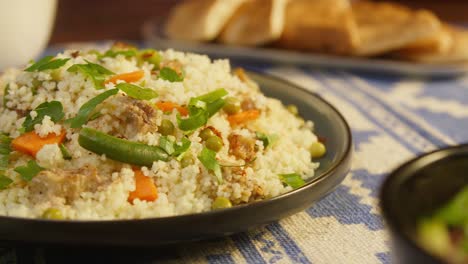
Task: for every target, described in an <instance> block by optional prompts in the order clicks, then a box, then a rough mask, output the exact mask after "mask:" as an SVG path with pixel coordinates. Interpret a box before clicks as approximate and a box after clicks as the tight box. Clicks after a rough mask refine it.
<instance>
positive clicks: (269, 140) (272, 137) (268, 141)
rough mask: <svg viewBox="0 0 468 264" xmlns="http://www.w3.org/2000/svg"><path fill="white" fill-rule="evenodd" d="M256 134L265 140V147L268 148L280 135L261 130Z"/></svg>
mask: <svg viewBox="0 0 468 264" xmlns="http://www.w3.org/2000/svg"><path fill="white" fill-rule="evenodd" d="M255 135H256V136H257V138H258V139H259V140H261V141H262V142H263V147H264V148H267V147H268V146H270V145H272V144H273V143H274V142H275V141H276V140H277V139H278V136H277V135H275V134H271V135H267V134H264V133H261V132H255Z"/></svg>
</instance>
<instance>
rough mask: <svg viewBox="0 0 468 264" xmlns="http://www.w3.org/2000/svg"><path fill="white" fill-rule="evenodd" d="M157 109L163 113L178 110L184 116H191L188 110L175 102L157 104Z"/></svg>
mask: <svg viewBox="0 0 468 264" xmlns="http://www.w3.org/2000/svg"><path fill="white" fill-rule="evenodd" d="M156 107H157V108H158V109H160V110H161V111H163V112H172V111H173V110H174V109H177V111H179V113H180V114H181V115H182V116H187V115H188V114H189V112H188V109H187V108H185V107H183V106H180V105H178V104H176V103H173V102H157V103H156Z"/></svg>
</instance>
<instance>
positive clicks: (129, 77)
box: [104, 70, 145, 84]
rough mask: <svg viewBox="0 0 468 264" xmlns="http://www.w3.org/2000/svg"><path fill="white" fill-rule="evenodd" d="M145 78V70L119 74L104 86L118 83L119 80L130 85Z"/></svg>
mask: <svg viewBox="0 0 468 264" xmlns="http://www.w3.org/2000/svg"><path fill="white" fill-rule="evenodd" d="M143 76H145V72H144V71H143V70H140V71H134V72H127V73H122V74H117V75H114V76H112V77H111V78H110V79H109V80H107V81H105V82H104V84H108V83H116V82H117V81H118V80H122V81H125V82H128V83H130V82H136V81H138V80H140V79H141V78H143Z"/></svg>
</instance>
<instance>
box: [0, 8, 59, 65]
mask: <svg viewBox="0 0 468 264" xmlns="http://www.w3.org/2000/svg"><path fill="white" fill-rule="evenodd" d="M56 9H57V0H0V36H1V37H0V70H1V69H4V68H7V67H13V66H20V65H24V64H26V63H27V62H28V61H29V60H31V59H35V58H36V57H37V56H39V55H40V53H41V52H42V51H43V50H44V48H45V47H46V45H47V43H48V41H49V38H50V33H51V31H52V27H53V24H54V20H55V13H56Z"/></svg>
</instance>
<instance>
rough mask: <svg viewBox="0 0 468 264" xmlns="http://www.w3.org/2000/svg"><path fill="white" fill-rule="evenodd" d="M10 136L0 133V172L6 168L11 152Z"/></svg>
mask: <svg viewBox="0 0 468 264" xmlns="http://www.w3.org/2000/svg"><path fill="white" fill-rule="evenodd" d="M11 140H12V139H11V138H10V137H9V136H8V135H6V134H0V172H3V171H5V170H7V169H8V163H9V161H10V153H11Z"/></svg>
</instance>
